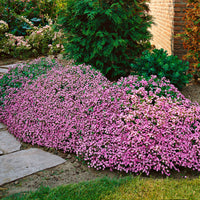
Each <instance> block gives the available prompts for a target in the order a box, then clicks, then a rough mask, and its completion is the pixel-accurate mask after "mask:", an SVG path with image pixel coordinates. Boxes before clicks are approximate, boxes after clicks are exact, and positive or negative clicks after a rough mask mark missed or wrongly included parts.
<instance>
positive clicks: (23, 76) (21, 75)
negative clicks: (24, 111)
mask: <svg viewBox="0 0 200 200" xmlns="http://www.w3.org/2000/svg"><path fill="white" fill-rule="evenodd" d="M56 66H59V63H57V62H55V60H49V59H43V58H40V59H36V60H34V61H32V62H30V63H29V64H21V65H18V66H16V67H15V68H13V69H12V68H10V69H9V71H8V73H6V74H5V75H4V76H3V77H1V79H0V97H1V98H0V105H2V104H3V101H4V97H5V96H6V95H8V94H9V88H20V87H21V86H22V84H23V83H25V82H28V84H31V81H32V80H34V79H36V78H37V77H38V76H40V75H42V74H45V73H47V71H48V70H50V69H51V68H52V67H56Z"/></svg>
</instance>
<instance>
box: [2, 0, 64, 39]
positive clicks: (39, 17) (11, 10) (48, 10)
mask: <svg viewBox="0 0 200 200" xmlns="http://www.w3.org/2000/svg"><path fill="white" fill-rule="evenodd" d="M60 1H61V0H34V1H30V0H9V1H8V0H1V6H0V19H3V20H4V21H6V22H7V23H8V24H9V33H12V34H14V35H16V36H25V35H26V30H27V29H29V28H30V27H29V26H27V24H26V23H24V22H22V21H21V20H20V19H19V18H18V16H20V15H21V16H26V18H27V19H29V20H32V22H34V25H36V26H38V25H41V26H45V25H46V22H47V21H46V19H45V17H44V16H45V15H49V16H50V17H51V18H52V19H55V18H56V16H57V12H58V9H59V8H60V7H59V6H57V3H58V2H60ZM62 1H65V0H62Z"/></svg>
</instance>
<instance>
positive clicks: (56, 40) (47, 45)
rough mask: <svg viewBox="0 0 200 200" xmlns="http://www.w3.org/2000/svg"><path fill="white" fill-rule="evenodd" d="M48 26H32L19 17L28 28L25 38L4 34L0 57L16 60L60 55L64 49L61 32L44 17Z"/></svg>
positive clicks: (26, 20) (0, 42) (29, 22)
mask: <svg viewBox="0 0 200 200" xmlns="http://www.w3.org/2000/svg"><path fill="white" fill-rule="evenodd" d="M46 18H47V21H48V24H47V25H45V26H43V27H37V26H34V25H33V23H32V22H31V21H29V20H28V19H26V18H25V17H20V19H21V20H22V21H24V22H25V23H26V24H28V26H29V27H30V30H29V31H28V35H27V36H15V35H13V34H10V33H5V36H4V38H3V40H1V41H0V44H1V46H0V56H2V55H4V56H5V55H9V56H13V57H16V58H28V57H37V56H39V55H52V54H54V55H55V54H58V53H61V52H62V51H63V49H64V47H63V45H62V39H63V38H64V34H63V32H62V30H58V31H56V29H55V28H54V27H55V24H53V22H52V20H51V19H50V18H48V16H46Z"/></svg>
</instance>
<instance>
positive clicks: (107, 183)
mask: <svg viewBox="0 0 200 200" xmlns="http://www.w3.org/2000/svg"><path fill="white" fill-rule="evenodd" d="M11 199H12V200H13V199H14V200H29V199H43V200H54V199H58V200H62V199H63V200H90V199H91V200H111V199H113V200H132V199H134V200H140V199H142V200H161V199H162V200H165V199H166V200H169V199H171V200H172V199H177V200H178V199H179V200H180V199H182V200H184V199H187V200H197V199H200V179H193V180H190V179H178V180H177V179H176V180H175V179H173V178H166V179H153V178H141V177H140V176H137V177H132V176H128V177H124V178H120V179H116V178H114V179H110V178H107V177H104V178H101V179H96V180H93V181H87V182H82V183H78V184H69V185H65V186H58V187H56V188H49V187H43V186H41V187H40V188H39V189H38V190H37V191H35V192H27V193H18V194H14V195H11V196H9V197H5V198H3V199H2V200H11Z"/></svg>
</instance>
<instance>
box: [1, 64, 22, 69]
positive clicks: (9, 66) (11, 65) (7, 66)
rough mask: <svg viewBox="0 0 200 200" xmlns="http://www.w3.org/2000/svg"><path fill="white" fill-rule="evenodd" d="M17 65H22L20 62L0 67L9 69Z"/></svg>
mask: <svg viewBox="0 0 200 200" xmlns="http://www.w3.org/2000/svg"><path fill="white" fill-rule="evenodd" d="M17 65H20V63H16V64H10V65H2V66H0V68H5V69H9V68H13V67H15V66H17Z"/></svg>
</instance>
